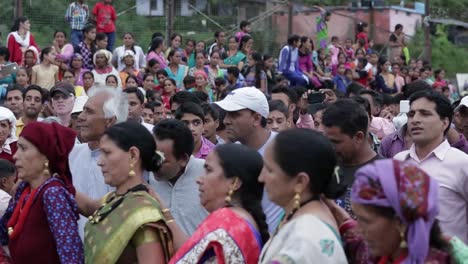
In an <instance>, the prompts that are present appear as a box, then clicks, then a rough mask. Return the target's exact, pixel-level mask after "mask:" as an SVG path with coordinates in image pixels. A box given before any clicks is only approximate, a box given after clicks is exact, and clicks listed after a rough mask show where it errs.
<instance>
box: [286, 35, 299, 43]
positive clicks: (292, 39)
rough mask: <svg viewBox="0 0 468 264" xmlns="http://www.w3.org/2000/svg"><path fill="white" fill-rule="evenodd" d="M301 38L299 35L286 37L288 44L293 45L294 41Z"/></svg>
mask: <svg viewBox="0 0 468 264" xmlns="http://www.w3.org/2000/svg"><path fill="white" fill-rule="evenodd" d="M300 40H301V37H299V35H292V36H290V37H289V38H288V45H293V44H294V42H298V41H300Z"/></svg>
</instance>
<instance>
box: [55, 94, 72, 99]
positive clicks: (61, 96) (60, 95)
mask: <svg viewBox="0 0 468 264" xmlns="http://www.w3.org/2000/svg"><path fill="white" fill-rule="evenodd" d="M70 97H73V94H62V93H59V94H56V95H54V96H52V100H54V101H58V100H60V99H62V100H67V99H68V98H70Z"/></svg>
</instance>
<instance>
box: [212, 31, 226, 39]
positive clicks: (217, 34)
mask: <svg viewBox="0 0 468 264" xmlns="http://www.w3.org/2000/svg"><path fill="white" fill-rule="evenodd" d="M221 33H224V31H216V32H215V33H214V37H215V38H219V35H220V34H221Z"/></svg>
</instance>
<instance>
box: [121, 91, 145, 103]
mask: <svg viewBox="0 0 468 264" xmlns="http://www.w3.org/2000/svg"><path fill="white" fill-rule="evenodd" d="M123 92H124V93H126V94H132V93H134V94H135V95H136V97H137V98H138V101H140V103H141V104H143V103H144V102H145V95H144V94H143V92H142V91H140V89H139V88H137V87H128V88H127V89H125V90H123Z"/></svg>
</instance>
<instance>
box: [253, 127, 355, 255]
mask: <svg viewBox="0 0 468 264" xmlns="http://www.w3.org/2000/svg"><path fill="white" fill-rule="evenodd" d="M263 160H264V167H263V171H262V174H261V175H260V178H259V180H260V181H261V182H264V183H265V189H266V191H267V193H268V198H269V199H270V200H271V201H272V202H274V203H276V204H277V205H279V206H281V207H282V208H283V209H284V212H285V216H284V218H283V219H282V221H281V223H280V224H279V226H278V228H277V230H276V231H275V232H274V234H273V235H272V237H271V239H270V240H269V241H268V242H267V244H266V245H265V246H264V248H263V250H262V254H261V256H260V261H259V263H322V264H323V263H333V264H337V263H347V260H346V256H345V252H344V249H343V247H342V245H341V238H340V236H339V235H338V226H337V224H336V222H335V219H334V218H333V215H332V214H331V213H330V211H329V210H328V208H327V206H326V205H325V204H323V203H322V202H321V200H320V197H321V195H324V196H325V197H328V198H330V199H335V198H337V197H336V194H334V193H333V192H332V190H333V189H332V188H331V187H332V186H333V185H334V184H335V183H336V182H335V179H336V177H335V176H334V175H333V173H334V170H335V166H336V158H335V153H334V151H333V147H332V145H331V143H330V142H329V141H328V140H327V139H326V138H325V137H324V136H323V135H322V134H320V133H319V132H317V131H313V130H310V129H290V130H285V131H282V132H280V133H279V134H278V135H277V136H276V138H275V139H274V140H273V142H272V143H271V144H270V145H268V146H267V148H266V150H265V155H264V157H263Z"/></svg>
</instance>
